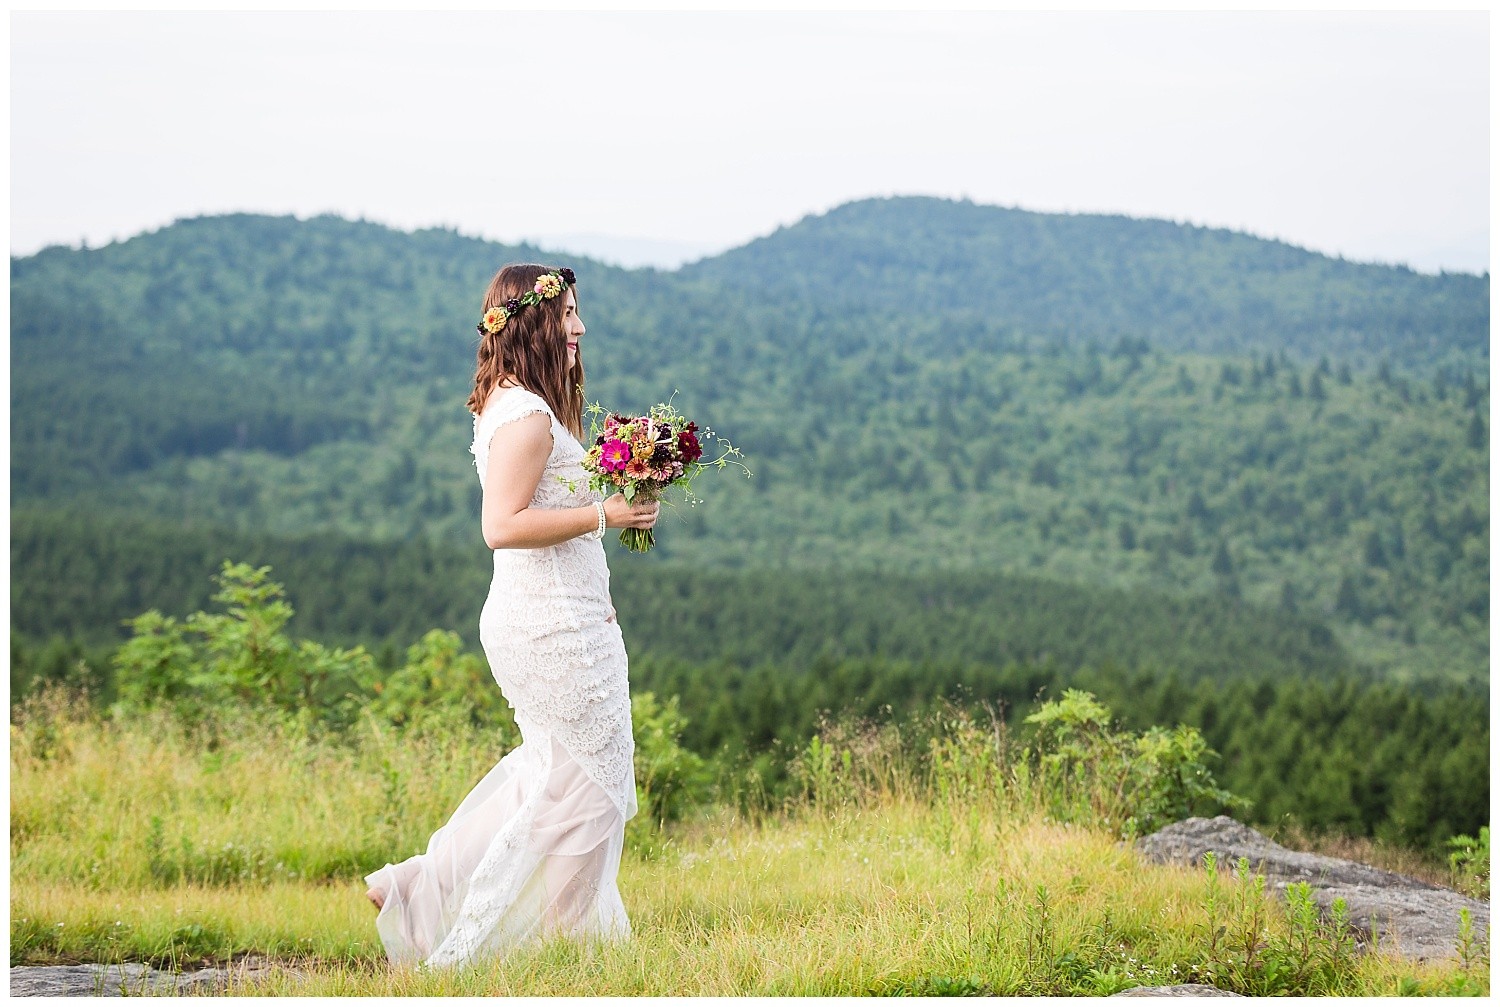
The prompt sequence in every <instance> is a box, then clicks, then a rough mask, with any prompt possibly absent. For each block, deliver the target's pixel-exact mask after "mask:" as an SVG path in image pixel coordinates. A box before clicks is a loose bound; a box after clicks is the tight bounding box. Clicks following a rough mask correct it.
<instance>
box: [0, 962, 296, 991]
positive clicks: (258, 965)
mask: <svg viewBox="0 0 1500 1007" xmlns="http://www.w3.org/2000/svg"><path fill="white" fill-rule="evenodd" d="M273 967H278V966H273V965H271V964H270V963H269V962H267V961H265V960H264V959H262V958H259V957H257V956H251V957H248V958H245V959H242V960H241V961H239V962H237V963H235V964H233V965H229V966H226V967H224V968H203V969H194V970H191V971H187V972H172V971H168V970H163V969H155V968H152V967H151V966H149V965H145V964H142V963H141V962H124V963H121V964H114V965H102V964H99V963H97V962H90V963H87V964H83V965H22V966H16V967H15V968H12V969H11V970H10V995H11V996H13V997H93V996H106V997H117V996H174V995H175V996H186V995H189V994H220V993H223V992H225V990H226V989H227V987H228V985H229V982H230V980H231V979H232V978H245V977H255V976H259V975H265V974H266V973H268V972H269V971H270V970H271V969H272V968H273ZM291 971H293V972H297V970H296V969H292V970H291ZM298 974H302V973H300V972H299V973H298Z"/></svg>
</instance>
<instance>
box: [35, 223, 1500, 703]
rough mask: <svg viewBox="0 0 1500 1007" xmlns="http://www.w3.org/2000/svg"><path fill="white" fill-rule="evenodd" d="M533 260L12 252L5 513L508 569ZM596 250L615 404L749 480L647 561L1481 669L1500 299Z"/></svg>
mask: <svg viewBox="0 0 1500 1007" xmlns="http://www.w3.org/2000/svg"><path fill="white" fill-rule="evenodd" d="M939 249H947V250H946V251H941V252H940V251H939ZM1002 252H1003V254H1002ZM513 260H540V261H553V257H551V256H549V255H548V254H547V253H545V252H543V251H540V250H538V249H535V248H528V247H507V246H501V245H496V244H492V243H487V242H483V241H478V240H475V239H471V238H465V237H462V236H460V235H457V234H455V233H452V232H448V231H440V230H428V231H420V232H416V233H414V234H405V233H401V232H397V231H393V230H390V229H387V228H383V227H380V226H377V225H374V224H369V223H363V222H350V221H345V220H340V219H337V218H332V217H320V218H315V219H312V220H307V221H298V220H295V219H292V218H274V217H258V216H245V215H236V216H228V217H215V218H199V219H195V220H188V221H183V222H180V223H178V224H175V225H173V226H171V227H168V228H164V229H162V230H161V231H158V232H155V233H152V234H147V235H142V236H140V237H137V238H134V239H131V240H130V241H126V242H121V243H118V244H114V245H110V246H107V247H105V248H100V249H93V250H86V251H83V250H69V249H49V250H46V251H44V252H41V253H39V254H37V255H35V256H30V257H27V258H23V259H15V260H13V261H12V267H11V268H12V348H11V352H12V372H11V373H12V413H11V416H12V428H11V429H12V469H11V472H12V504H13V506H14V507H16V508H17V509H18V512H25V511H31V512H34V511H36V510H37V509H39V508H40V509H48V510H56V509H58V508H66V509H67V511H66V512H67V513H70V514H74V513H78V514H89V515H93V516H97V517H101V518H102V517H104V516H107V515H112V514H122V515H123V514H137V515H143V516H148V517H151V518H154V519H168V520H178V521H181V520H190V521H193V522H196V523H198V524H200V525H203V526H206V527H209V528H222V529H226V530H227V529H232V530H236V531H238V532H241V533H244V534H247V535H251V536H257V537H266V536H269V537H272V538H286V537H296V536H308V535H316V534H320V533H321V534H326V535H330V536H336V537H337V539H338V540H339V541H358V540H371V541H375V542H384V543H397V542H417V541H427V542H433V543H446V544H448V545H456V546H459V547H462V548H468V549H472V550H473V551H474V552H475V553H476V554H478V555H479V559H480V560H481V561H482V560H483V559H484V558H485V557H484V556H483V543H482V542H481V540H480V538H479V534H478V505H479V485H478V480H477V478H476V477H475V471H474V468H473V465H472V458H471V456H470V455H469V454H468V451H467V446H468V443H469V439H470V436H471V417H470V416H469V415H468V414H467V413H466V412H465V411H464V408H463V404H464V400H465V398H466V396H467V394H468V391H469V381H470V378H471V374H472V368H473V349H474V343H475V339H476V337H475V334H474V331H473V325H474V322H475V320H476V317H477V314H478V308H479V299H480V296H481V293H482V291H483V289H484V285H485V283H486V281H487V280H488V278H489V276H490V275H491V274H492V272H493V271H494V269H495V268H497V267H498V266H499V265H500V264H502V263H504V262H506V261H513ZM568 264H571V265H573V266H574V268H575V269H576V270H577V271H578V273H579V295H578V296H579V305H580V311H581V314H582V317H583V318H584V320H585V322H586V323H587V325H588V329H589V331H588V334H587V336H586V337H585V341H584V350H583V353H584V359H585V362H586V365H587V367H588V368H589V375H590V377H589V389H588V391H589V395H590V397H591V398H595V399H598V400H600V401H602V402H604V403H605V404H607V405H609V406H610V407H611V408H618V409H635V408H644V407H645V406H647V405H649V404H650V403H652V402H655V401H658V400H661V399H665V398H666V397H667V396H669V395H671V394H672V393H673V390H674V389H676V390H677V391H678V394H677V398H676V400H675V401H676V404H677V405H678V406H679V407H681V408H682V409H684V411H686V412H687V413H688V414H689V415H693V416H695V417H696V418H698V419H699V421H700V422H701V423H707V424H709V425H711V426H713V427H714V428H715V429H717V430H720V431H721V432H723V433H724V434H725V435H726V436H728V437H730V438H731V439H732V440H733V441H734V442H735V443H736V444H737V445H739V446H740V447H741V448H743V449H744V450H745V452H746V454H747V460H748V461H749V463H750V466H751V468H752V469H753V470H754V473H755V475H754V477H753V478H752V479H750V480H744V479H742V478H739V477H735V476H733V475H732V474H730V473H727V472H726V473H714V474H710V475H709V476H707V477H705V478H704V480H703V481H702V483H701V484H700V486H699V490H700V492H701V494H702V495H704V496H705V497H706V498H707V500H708V502H707V504H706V505H704V506H700V507H698V508H696V509H693V510H687V509H683V511H682V512H681V513H679V514H673V515H668V516H667V518H665V519H664V521H663V522H662V525H661V528H660V531H661V534H660V536H659V539H660V546H659V547H658V550H657V551H656V552H655V553H654V554H652V555H650V556H646V557H637V556H623V555H618V554H617V555H615V557H614V559H613V561H612V562H613V564H614V566H615V567H616V568H619V567H620V566H621V565H622V564H627V565H628V564H638V565H643V566H649V565H651V564H659V563H669V564H673V565H674V566H678V567H679V568H680V567H697V568H721V569H747V570H754V569H767V568H770V569H783V570H784V569H789V568H818V567H822V566H825V565H829V564H833V565H835V566H837V567H839V568H841V569H857V570H863V571H868V572H869V573H870V575H871V576H874V577H879V576H882V575H883V574H890V573H892V572H905V571H909V570H919V571H925V572H928V573H936V572H938V571H943V570H955V569H963V570H967V571H970V572H972V573H975V574H980V575H982V574H984V573H986V572H989V573H1012V574H1014V573H1026V574H1033V575H1040V576H1044V577H1048V578H1051V579H1054V580H1060V581H1065V582H1075V583H1084V584H1089V585H1094V586H1100V587H1113V588H1118V589H1125V590H1129V589H1135V588H1149V589H1151V590H1153V591H1160V592H1167V593H1172V594H1177V595H1180V596H1186V597H1204V596H1208V595H1213V596H1215V597H1219V596H1222V597H1227V598H1230V599H1234V598H1240V599H1243V600H1244V601H1245V602H1247V603H1250V604H1253V605H1256V606H1258V607H1260V608H1270V609H1278V610H1280V611H1284V612H1286V613H1288V614H1295V615H1298V616H1300V617H1305V618H1307V619H1309V620H1311V621H1312V622H1314V623H1320V622H1323V621H1327V622H1328V623H1329V624H1330V625H1331V626H1332V627H1333V629H1334V631H1335V633H1336V634H1337V636H1338V640H1339V643H1340V644H1341V645H1342V646H1343V647H1345V648H1347V650H1348V651H1349V652H1350V653H1351V654H1353V655H1354V657H1355V658H1356V659H1357V660H1359V661H1360V662H1362V663H1364V664H1366V665H1369V666H1372V667H1374V668H1377V669H1379V670H1381V671H1384V672H1386V673H1388V674H1391V675H1393V676H1395V677H1398V678H1400V679H1403V680H1409V679H1411V678H1414V677H1418V676H1442V677H1449V678H1459V679H1466V678H1468V677H1470V676H1472V675H1475V674H1486V673H1487V654H1488V624H1487V614H1488V532H1487V529H1488V520H1487V515H1488V484H1487V472H1488V430H1487V422H1486V421H1487V416H1488V385H1487V377H1486V370H1487V356H1488V347H1487V342H1486V336H1487V325H1488V314H1487V312H1488V308H1487V299H1488V278H1487V277H1483V278H1480V277H1472V276H1444V277H1436V278H1434V277H1423V276H1420V275H1418V274H1413V273H1410V272H1408V271H1403V270H1400V269H1395V268H1390V267H1380V266H1368V265H1356V264H1353V263H1343V262H1341V261H1339V260H1333V259H1328V258H1326V257H1323V256H1317V255H1314V254H1313V253H1309V252H1305V251H1303V250H1300V249H1292V248H1291V247H1290V246H1286V245H1281V244H1279V243H1275V242H1264V241H1260V240H1259V239H1253V238H1249V237H1247V236H1244V235H1232V234H1229V233H1228V232H1218V231H1206V230H1203V229H1194V228H1184V227H1181V226H1179V225H1175V224H1168V223H1165V222H1161V221H1131V220H1127V219H1125V218H1100V217H1081V216H1080V217H1066V216H1059V215H1040V214H1023V213H1021V212H1020V211H1009V210H1002V209H1000V208H995V207H982V206H973V205H968V204H962V203H950V202H947V201H942V200H927V199H903V200H888V201H883V200H874V201H862V202H860V203H855V204H849V205H848V206H845V207H841V208H839V209H838V210H836V211H832V212H830V213H829V214H826V215H824V216H823V217H820V218H811V219H809V220H806V221H804V222H802V223H800V224H798V225H796V226H795V227H792V228H787V229H784V230H782V231H780V232H778V233H777V234H775V235H772V236H771V237H768V238H765V239H762V240H760V241H757V242H754V243H752V244H751V245H749V246H746V247H745V248H743V249H738V250H735V251H732V252H729V253H725V255H723V256H719V257H717V258H715V259H712V260H707V261H705V262H701V263H698V264H695V265H694V266H692V267H688V268H685V269H683V270H680V271H678V272H675V273H667V272H661V271H658V270H649V269H647V270H622V269H615V268H610V267H607V266H603V265H599V264H594V263H589V262H587V261H586V260H570V261H569V263H568ZM1127 267H1128V268H1127ZM965 270H970V272H965ZM973 270H978V273H977V274H976V273H975V272H973ZM981 280H982V282H981ZM898 281H899V282H898ZM1257 298H1259V299H1257ZM1269 304H1274V305H1275V306H1276V307H1275V310H1271V309H1270V308H1268V307H1267V305H1269ZM1006 312H1010V313H1009V314H1007V313H1006ZM1252 322H1254V324H1253V325H1252ZM1226 350H1228V351H1231V352H1226ZM715 475H718V476H721V478H718V479H715V478H714V476H715ZM28 527H29V526H28ZM611 538H612V536H611ZM25 548H26V543H24V542H18V543H16V544H15V549H17V550H22V551H24V550H25ZM478 565H479V566H481V567H482V566H483V563H482V562H480V563H479V564H478ZM204 572H205V573H206V572H207V571H206V570H205V571H204ZM104 576H106V577H107V576H108V575H107V574H105V575H104ZM392 590H396V591H399V590H402V589H401V588H392ZM305 604H310V605H313V606H317V605H319V604H320V603H319V602H318V601H317V600H315V599H306V600H305Z"/></svg>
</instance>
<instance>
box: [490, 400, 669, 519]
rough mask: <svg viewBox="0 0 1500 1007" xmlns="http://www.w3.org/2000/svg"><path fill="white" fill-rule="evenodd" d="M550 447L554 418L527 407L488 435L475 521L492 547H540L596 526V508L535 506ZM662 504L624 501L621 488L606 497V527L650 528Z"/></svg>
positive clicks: (586, 506) (590, 506)
mask: <svg viewBox="0 0 1500 1007" xmlns="http://www.w3.org/2000/svg"><path fill="white" fill-rule="evenodd" d="M551 453H552V421H551V419H550V417H548V416H547V415H546V414H544V413H530V414H528V415H526V416H522V417H521V418H520V419H517V420H512V421H510V422H509V423H502V424H501V425H500V426H499V428H497V429H496V430H495V432H494V433H493V434H491V435H490V450H489V461H488V462H487V463H486V468H485V473H484V500H483V502H482V504H481V505H480V511H479V525H480V529H481V530H482V531H483V533H484V544H485V545H487V546H489V547H490V548H491V549H541V548H543V547H544V546H549V545H557V544H558V543H559V542H566V541H568V539H571V538H577V537H578V536H579V535H582V534H583V533H584V532H590V531H593V530H594V529H596V528H598V527H599V511H598V509H597V508H595V507H594V505H593V504H586V505H585V506H583V507H560V508H551V507H533V506H531V499H532V497H534V496H536V488H537V486H539V485H540V484H541V481H542V473H543V472H545V471H546V468H547V456H548V455H549V454H551ZM660 509H661V504H659V503H656V502H655V501H653V502H650V503H647V502H646V501H638V502H636V503H634V504H631V503H627V502H626V500H625V495H624V494H623V493H616V494H614V495H613V496H611V497H610V498H609V499H608V500H606V501H604V524H605V527H607V528H650V527H651V526H652V525H654V524H656V515H657V512H658V511H660Z"/></svg>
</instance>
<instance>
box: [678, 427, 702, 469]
mask: <svg viewBox="0 0 1500 1007" xmlns="http://www.w3.org/2000/svg"><path fill="white" fill-rule="evenodd" d="M688 427H689V429H687V430H684V431H683V432H682V433H680V434H678V435H677V450H678V452H679V453H680V454H681V455H682V460H683V461H685V462H688V463H692V462H695V461H697V460H698V459H699V458H701V457H703V448H701V447H699V445H698V438H697V437H696V436H695V435H694V434H693V431H692V429H691V428H692V424H691V423H689V424H688Z"/></svg>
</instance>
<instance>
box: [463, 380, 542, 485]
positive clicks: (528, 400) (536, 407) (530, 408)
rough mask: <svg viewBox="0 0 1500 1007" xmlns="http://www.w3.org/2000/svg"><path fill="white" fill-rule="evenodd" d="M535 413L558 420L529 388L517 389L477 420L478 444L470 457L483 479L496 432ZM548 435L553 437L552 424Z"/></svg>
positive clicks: (475, 421)
mask: <svg viewBox="0 0 1500 1007" xmlns="http://www.w3.org/2000/svg"><path fill="white" fill-rule="evenodd" d="M532 413H541V414H543V415H544V416H546V417H548V418H549V420H555V419H556V417H554V416H553V415H552V409H551V408H550V407H549V406H548V405H547V400H546V399H544V398H542V397H541V396H540V395H538V394H536V393H535V392H533V391H532V390H531V389H529V388H514V389H511V390H510V391H508V392H506V393H505V394H504V395H502V396H501V397H500V400H499V401H498V402H495V403H494V404H493V405H491V406H490V407H489V408H488V409H486V410H485V411H484V413H483V414H482V415H479V416H476V417H474V441H473V443H472V444H470V445H469V453H470V454H472V455H473V456H474V466H475V468H477V469H478V470H479V476H480V478H481V479H483V478H484V473H485V470H486V468H487V467H488V465H489V457H490V441H491V439H493V438H494V436H495V431H496V430H499V429H500V428H501V427H503V426H505V425H506V424H507V423H513V422H515V421H516V420H518V419H520V418H521V417H523V416H530V415H531V414H532ZM547 433H548V434H549V435H550V434H551V433H552V429H551V424H550V423H549V424H548V428H547Z"/></svg>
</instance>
